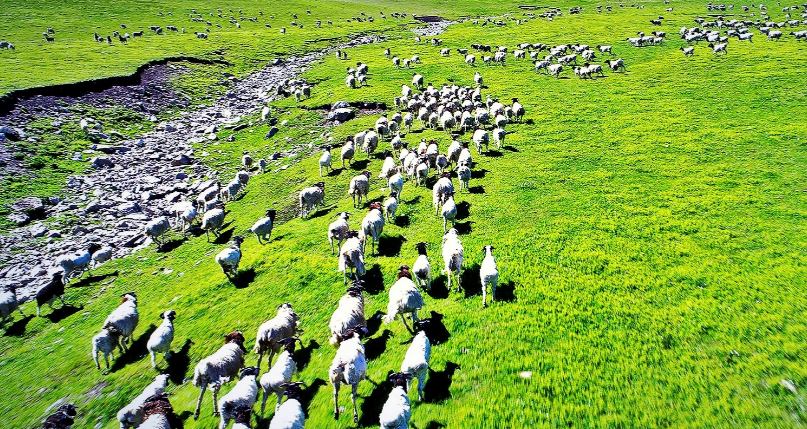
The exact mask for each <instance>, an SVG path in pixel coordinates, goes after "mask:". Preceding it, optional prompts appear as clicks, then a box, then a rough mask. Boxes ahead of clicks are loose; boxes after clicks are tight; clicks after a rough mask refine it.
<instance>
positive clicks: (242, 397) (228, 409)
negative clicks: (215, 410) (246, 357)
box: [219, 366, 260, 429]
mask: <svg viewBox="0 0 807 429" xmlns="http://www.w3.org/2000/svg"><path fill="white" fill-rule="evenodd" d="M259 373H260V370H259V369H258V367H255V366H248V367H246V368H244V369H242V370H241V379H240V380H238V383H236V384H235V386H234V387H233V389H232V390H230V391H229V392H227V394H226V395H224V396H223V397H222V398H221V400H219V410H220V411H221V422H220V423H219V429H225V428H226V427H227V425H228V424H229V423H230V420H234V419H235V416H236V413H237V410H239V409H240V408H241V407H244V406H246V407H249V408H250V409H252V407H253V406H254V405H255V401H257V400H258V381H257V380H256V379H257V377H258V374H259Z"/></svg>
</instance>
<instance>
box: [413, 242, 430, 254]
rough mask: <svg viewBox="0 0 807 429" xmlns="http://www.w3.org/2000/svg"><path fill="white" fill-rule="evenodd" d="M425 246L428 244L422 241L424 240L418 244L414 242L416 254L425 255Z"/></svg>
mask: <svg viewBox="0 0 807 429" xmlns="http://www.w3.org/2000/svg"><path fill="white" fill-rule="evenodd" d="M427 246H428V244H427V243H424V242H420V243H418V244H415V249H417V251H418V255H425V254H426V247H427Z"/></svg>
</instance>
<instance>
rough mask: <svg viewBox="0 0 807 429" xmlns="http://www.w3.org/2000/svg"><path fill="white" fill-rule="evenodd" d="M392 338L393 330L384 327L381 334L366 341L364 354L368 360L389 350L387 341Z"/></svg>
mask: <svg viewBox="0 0 807 429" xmlns="http://www.w3.org/2000/svg"><path fill="white" fill-rule="evenodd" d="M390 338H392V331H390V330H389V329H384V332H382V333H381V335H380V336H378V337H375V338H370V339H369V340H367V341H365V342H364V355H365V356H367V360H373V359H376V358H377V357H379V356H381V355H382V354H383V353H384V352H385V351H386V350H387V341H389V339H390Z"/></svg>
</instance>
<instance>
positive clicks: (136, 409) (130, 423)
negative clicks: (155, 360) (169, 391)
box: [118, 374, 168, 429]
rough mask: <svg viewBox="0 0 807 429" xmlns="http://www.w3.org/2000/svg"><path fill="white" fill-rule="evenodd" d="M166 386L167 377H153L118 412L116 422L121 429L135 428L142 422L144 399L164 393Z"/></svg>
mask: <svg viewBox="0 0 807 429" xmlns="http://www.w3.org/2000/svg"><path fill="white" fill-rule="evenodd" d="M167 385H168V376H167V375H165V374H160V375H158V376H156V377H154V381H153V382H151V384H149V385H148V386H146V387H145V388H144V389H143V392H142V393H140V394H139V395H137V396H136V397H135V398H134V399H133V400H132V402H130V403H129V404H128V405H126V406H125V407H123V408H121V409H120V411H118V421H119V422H120V428H121V429H129V428H136V427H138V426H140V424H141V423H142V422H143V405H145V403H146V399H148V398H150V397H152V396H154V395H158V394H160V393H163V392H165V387H166V386H167Z"/></svg>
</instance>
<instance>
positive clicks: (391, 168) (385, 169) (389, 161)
mask: <svg viewBox="0 0 807 429" xmlns="http://www.w3.org/2000/svg"><path fill="white" fill-rule="evenodd" d="M396 172H397V167H396V165H395V158H393V156H392V152H390V151H385V152H384V163H383V164H382V165H381V172H380V173H379V174H378V178H379V179H384V180H385V181H386V180H389V178H390V177H392V176H393V175H394V174H395V173H396Z"/></svg>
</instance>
